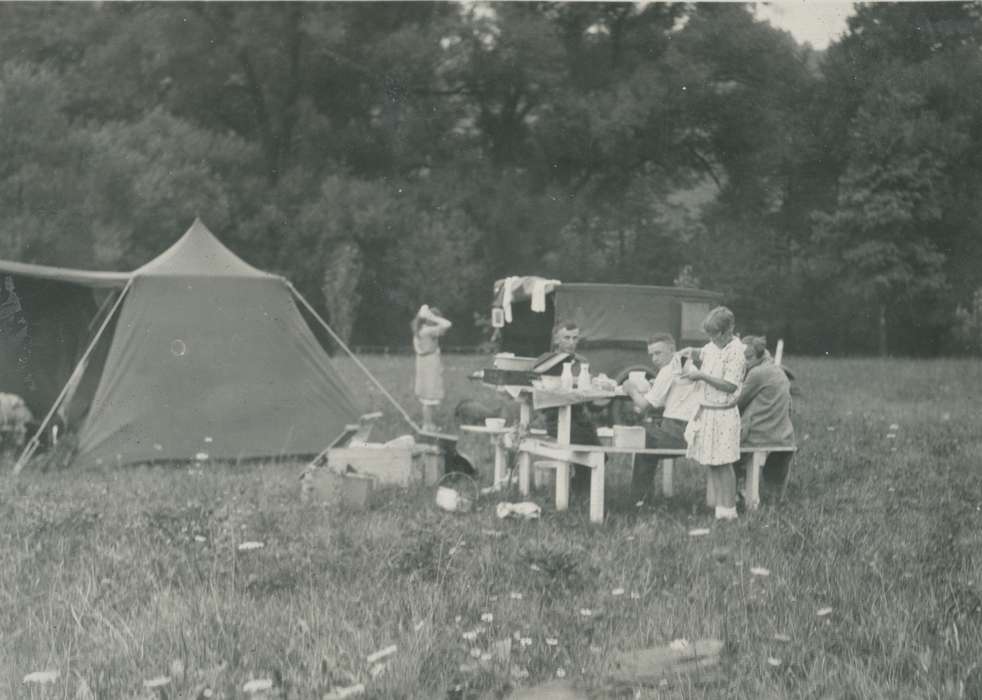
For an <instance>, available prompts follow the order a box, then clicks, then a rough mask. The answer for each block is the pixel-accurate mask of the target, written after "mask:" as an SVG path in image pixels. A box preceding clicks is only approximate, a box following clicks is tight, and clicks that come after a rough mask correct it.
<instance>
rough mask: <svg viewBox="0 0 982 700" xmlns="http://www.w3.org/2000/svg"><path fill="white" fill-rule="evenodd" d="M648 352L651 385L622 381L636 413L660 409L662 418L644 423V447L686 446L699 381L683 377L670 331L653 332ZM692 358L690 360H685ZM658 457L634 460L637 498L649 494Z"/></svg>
mask: <svg viewBox="0 0 982 700" xmlns="http://www.w3.org/2000/svg"><path fill="white" fill-rule="evenodd" d="M648 354H649V355H651V362H652V364H653V365H654V366H655V369H656V370H658V374H657V375H655V380H654V381H653V382H652V383H651V386H650V388H647V390H645V387H640V386H636V385H635V384H634V383H633V382H631V381H627V382H625V383H624V392H625V393H626V394H627V395H628V396H630V397H631V400H632V401H633V402H634V410H635V411H637V412H638V413H643V412H648V411H658V410H661V417H660V418H655V419H654V420H652V421H651V422H647V421H646V422H644V423H643V425H644V429H645V432H646V433H647V438H646V440H645V445H646V446H647V447H661V448H678V449H685V426H686V425H687V424H688V423H689V420H690V419H691V418H692V416H694V415H695V413H696V410H697V409H698V408H699V402H700V401H701V397H702V393H701V392H700V391H699V390H698V386H699V385H698V383H697V382H693V381H691V380H689V379H688V378H686V377H685V376H684V374H683V369H682V363H683V362H685V361H686V358H682V357H679V356H677V355H676V354H675V338H674V337H673V336H672V335H671V334H670V333H656V334H655V335H653V336H651V338H649V340H648ZM688 361H691V360H688ZM657 466H658V460H657V459H656V458H654V457H652V456H651V455H638V457H637V458H636V459H635V465H634V473H633V475H632V477H631V485H632V487H633V490H634V492H635V493H636V494H637V496H638V497H639V498H640V499H644V498H646V497H647V496H648V495H649V492H650V490H651V487H652V482H653V480H654V474H655V468H656V467H657Z"/></svg>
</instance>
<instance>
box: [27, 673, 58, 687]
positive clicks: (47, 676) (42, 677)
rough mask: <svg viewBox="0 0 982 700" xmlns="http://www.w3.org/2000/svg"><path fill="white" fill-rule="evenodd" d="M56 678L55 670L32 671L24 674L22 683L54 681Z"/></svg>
mask: <svg viewBox="0 0 982 700" xmlns="http://www.w3.org/2000/svg"><path fill="white" fill-rule="evenodd" d="M57 678H58V672H57V671H34V672H33V673H28V674H27V675H26V676H24V683H41V684H42V685H43V684H44V683H54V682H55V680H57Z"/></svg>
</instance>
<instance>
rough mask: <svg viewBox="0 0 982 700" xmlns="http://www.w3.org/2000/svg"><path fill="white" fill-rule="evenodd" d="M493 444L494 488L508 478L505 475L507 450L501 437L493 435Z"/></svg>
mask: <svg viewBox="0 0 982 700" xmlns="http://www.w3.org/2000/svg"><path fill="white" fill-rule="evenodd" d="M491 444H492V445H493V446H494V486H498V485H499V484H501V483H502V482H504V480H505V479H506V478H508V477H507V476H506V474H505V448H504V447H503V446H502V444H501V436H500V435H492V436H491Z"/></svg>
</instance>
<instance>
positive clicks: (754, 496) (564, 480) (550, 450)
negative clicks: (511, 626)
mask: <svg viewBox="0 0 982 700" xmlns="http://www.w3.org/2000/svg"><path fill="white" fill-rule="evenodd" d="M518 449H519V451H521V452H525V453H527V454H529V455H532V456H534V457H539V458H540V459H539V460H538V463H539V467H540V468H545V467H549V466H551V465H562V466H565V468H564V469H563V468H560V467H556V468H557V472H558V473H557V475H556V510H565V509H566V507H567V506H568V503H569V467H568V465H569V464H570V463H572V464H582V465H585V466H587V467H589V468H590V521H591V522H594V523H602V522H603V519H604V491H605V478H606V474H605V472H606V461H607V460H606V458H607V455H610V454H629V455H639V454H645V455H654V456H656V457H659V458H661V459H660V461H661V463H662V492H663V493H664V494H665V496H669V497H670V496H672V495H673V493H674V485H673V483H672V482H673V477H674V470H675V460H676V459H682V458H684V457H685V452H686V451H685V450H684V449H664V448H635V447H612V446H597V445H577V444H570V445H560V444H557V443H555V442H552V441H546V440H541V439H535V438H526V439H525V440H523V441H522V442H521V444H520V445H519V446H518ZM740 451H741V452H742V453H743V454H752V455H753V459H752V461H751V465H750V469H749V470H748V473H747V486H746V492H747V496H746V502H747V508H748V509H749V510H755V509H756V508H757V507H758V506H759V505H760V474H761V470H762V469H763V467H764V463H765V462H766V461H767V456H768V455H769V454H770V453H772V452H795V451H796V448H794V447H787V446H780V445H770V446H759V447H758V446H755V447H745V448H742V449H741V450H740ZM519 464H520V467H519V475H518V483H519V489H520V490H521V492H522V495H528V493H529V484H530V474H529V472H528V470H529V469H530V467H531V463H530V462H529V460H519ZM789 474H790V470H789ZM786 485H787V476H786V477H785V483H784V484H783V485H782V495H783V491H784V487H785V486H786ZM706 498H707V502H709V501H710V499H712V500H713V502H715V494H713V493H712V490H711V489H710V488H707V492H706Z"/></svg>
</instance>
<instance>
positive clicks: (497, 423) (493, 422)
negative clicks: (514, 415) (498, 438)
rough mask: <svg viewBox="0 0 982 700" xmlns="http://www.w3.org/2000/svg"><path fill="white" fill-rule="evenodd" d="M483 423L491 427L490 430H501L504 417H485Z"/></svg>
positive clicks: (503, 425) (503, 424)
mask: <svg viewBox="0 0 982 700" xmlns="http://www.w3.org/2000/svg"><path fill="white" fill-rule="evenodd" d="M484 425H486V426H487V427H489V428H491V429H492V430H501V429H503V428H504V427H505V419H504V418H485V419H484Z"/></svg>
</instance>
